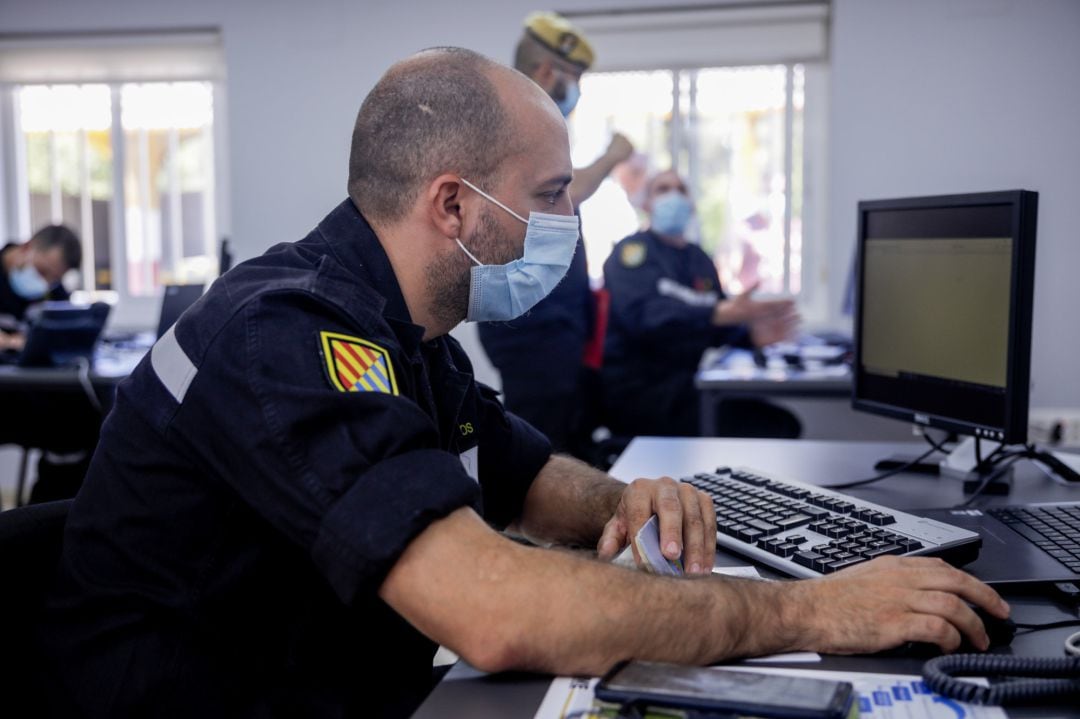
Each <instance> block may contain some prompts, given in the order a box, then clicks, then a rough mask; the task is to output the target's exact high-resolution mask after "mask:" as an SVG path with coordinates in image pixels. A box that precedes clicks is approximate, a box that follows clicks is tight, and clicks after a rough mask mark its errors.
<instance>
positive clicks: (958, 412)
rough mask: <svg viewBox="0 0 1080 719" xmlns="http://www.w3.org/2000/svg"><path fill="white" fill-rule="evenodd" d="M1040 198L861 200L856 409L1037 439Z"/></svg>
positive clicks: (1013, 194)
mask: <svg viewBox="0 0 1080 719" xmlns="http://www.w3.org/2000/svg"><path fill="white" fill-rule="evenodd" d="M1037 204H1038V193H1035V192H1029V191H1025V190H1014V191H1009V192H988V193H979V194H971V195H948V196H941V197H915V198H908V199H899V200H878V201H871V202H860V203H859V218H858V220H859V221H858V226H859V234H858V242H857V250H858V253H857V266H856V280H857V281H856V295H855V332H854V335H855V366H854V394H853V401H852V404H853V406H854V407H855V409H858V410H863V411H866V412H872V413H875V414H881V415H886V416H889V417H895V418H897V419H903V420H907V421H910V422H914V423H916V424H921V425H926V426H931V427H939V428H941V429H945V430H949V431H954V432H959V433H963V434H969V435H974V436H975V437H982V438H986V439H992V440H995V441H999V442H1004V443H1008V444H1013V443H1021V442H1026V441H1027V416H1028V382H1029V375H1030V363H1031V308H1032V290H1033V284H1034V275H1035V216H1036V210H1037Z"/></svg>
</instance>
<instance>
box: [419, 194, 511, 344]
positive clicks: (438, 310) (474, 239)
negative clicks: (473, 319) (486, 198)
mask: <svg viewBox="0 0 1080 719" xmlns="http://www.w3.org/2000/svg"><path fill="white" fill-rule="evenodd" d="M501 232H502V230H501V228H500V227H499V223H498V221H497V220H496V219H495V217H494V215H492V213H491V212H490V210H487V209H485V210H484V211H483V212H482V214H481V215H480V218H479V221H478V223H477V230H476V232H474V233H473V235H472V236H471V237H469V238H462V240H461V243H462V244H463V245H465V246H466V247H467V248H469V252H471V253H473V254H474V255H476V259H478V260H480V261H481V262H483V263H485V264H496V265H498V264H505V263H507V262H511V261H512V260H514V259H516V257H517V252H516V250H515V248H513V247H512V246H508V245H510V243H507V242H506V241H505V240H503V239H502V237H501ZM473 267H474V265H473V262H472V260H470V259H469V257H468V255H466V254H465V253H464V252H462V251H461V248H460V247H457V243H455V246H454V247H453V248H452V249H450V250H448V251H446V252H445V253H443V254H442V255H440V256H438V257H436V258H435V259H434V260H433V261H432V262H431V263H430V264H428V266H427V289H428V296H429V297H431V302H432V306H431V314H432V316H434V317H435V319H436V321H438V322H439V324H441V325H443V326H444V327H454V326H455V325H457V324H458V323H460V322H462V321H463V320H464V319H465V317H466V315H467V314H468V312H469V288H470V280H471V277H472V268H473Z"/></svg>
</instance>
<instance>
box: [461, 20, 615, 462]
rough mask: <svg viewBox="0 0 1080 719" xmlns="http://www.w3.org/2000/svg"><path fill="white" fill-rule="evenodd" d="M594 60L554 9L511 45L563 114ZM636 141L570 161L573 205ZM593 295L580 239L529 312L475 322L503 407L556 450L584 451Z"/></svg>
mask: <svg viewBox="0 0 1080 719" xmlns="http://www.w3.org/2000/svg"><path fill="white" fill-rule="evenodd" d="M594 60H595V53H594V51H593V47H592V45H591V44H590V43H589V41H588V39H587V38H586V37H585V35H584V33H582V32H581V30H580V29H578V28H576V27H574V26H573V25H572V24H571V23H570V22H568V21H567V20H566V18H564V17H562V16H560V15H557V14H555V13H552V12H534V13H531V14H530V15H529V16H528V17H526V18H525V27H524V32H523V33H522V36H521V39H520V40H519V41H518V44H517V49H516V51H515V53H514V67H515V69H517V70H518V71H520V72H521V73H523V74H524V75H526V76H528V77H529V78H530V79H532V80H533V82H535V83H536V84H537V85H539V86H540V87H541V88H543V90H544V91H545V92H546V93H547V94H548V95H549V96H550V97H551V99H552V100H554V101H555V104H556V105H558V107H559V110H560V111H561V112H562V114H563V116H564V117H566V116H568V115H569V114H570V113H571V112H572V111H573V109H574V107H575V106H576V105H577V101H578V98H579V96H580V89H579V84H580V81H581V75H582V73H584V72H585V71H586V70H588V69H589V67H591V66H592V64H593V61H594ZM633 149H634V148H633V146H632V145H631V144H630V141H629V140H627V139H626V138H625V137H624V136H623V135H621V134H619V133H615V134H614V135H613V136H612V138H611V143H610V144H609V145H608V148H607V150H606V151H605V152H604V154H603V155H601V156H600V158H599V159H597V160H596V161H595V162H594V163H592V164H591V165H589V166H587V167H579V168H575V169H574V180H573V182H572V183H571V184H570V187H569V188H568V192H569V194H570V199H571V201H572V202H573V203H574V207H575V208H577V207H579V206H580V205H581V203H582V202H584V201H585V200H587V199H588V198H589V197H591V196H592V194H593V193H594V192H596V190H597V188H598V187H600V183H601V182H603V181H604V178H605V177H607V176H608V174H609V173H610V172H611V171H612V169H614V167H615V166H616V165H618V164H619V163H620V162H622V161H624V160H626V159H627V158H629V157H630V154H631V153H632V152H633ZM593 314H594V312H593V299H592V292H591V290H590V289H589V271H588V267H587V265H586V260H585V245H584V243H583V242H582V241H581V240H580V239H579V240H578V248H577V252H576V253H575V255H574V262H573V264H572V265H571V266H570V270H569V272H567V275H566V279H564V280H563V281H562V283H560V284H559V286H558V287H556V288H555V290H554V292H552V293H551V294H550V295H549V296H548V297H547V299H545V300H544V301H543V302H541V303H540V304H538V305H537V306H536V307H534V308H533V310H532V312H530V313H529V314H527V315H525V316H524V317H521V318H519V319H518V320H516V321H514V322H511V323H497V324H491V323H484V324H481V325H480V329H479V331H480V341H481V343H482V344H483V346H484V350H485V351H486V352H487V355H488V357H489V358H490V359H491V362H492V364H494V365H495V366H496V367H497V368H498V370H499V373H500V374H501V376H502V388H503V399H504V401H505V403H506V406H507V408H509V409H510V410H512V411H513V412H515V413H516V414H518V415H520V416H521V417H523V418H524V419H526V420H528V421H529V423H530V424H532V425H533V426H534V427H536V428H538V429H540V430H541V431H542V432H544V434H546V435H547V436H548V438H549V439H550V440H551V442H552V444H553V445H554V446H555V447H556V448H557V449H559V450H563V451H569V452H572V453H574V454H577V455H578V456H582V457H586V458H587V456H586V455H587V451H588V444H589V442H588V434H589V421H588V420H587V419H586V415H587V414H588V409H587V408H588V407H589V406H592V405H591V403H590V402H589V400H588V389H587V387H588V377H589V375H588V372H589V370H587V369H585V368H584V367H583V366H582V361H581V359H582V355H583V353H584V351H585V345H586V343H587V342H588V340H589V337H590V335H591V334H592V332H593V320H594V318H593Z"/></svg>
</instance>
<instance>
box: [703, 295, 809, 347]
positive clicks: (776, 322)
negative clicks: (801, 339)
mask: <svg viewBox="0 0 1080 719" xmlns="http://www.w3.org/2000/svg"><path fill="white" fill-rule="evenodd" d="M757 288H758V286H757V285H756V284H755V285H753V286H752V287H750V288H749V289H747V290H746V291H745V292H743V293H742V294H739V295H736V296H735V297H732V298H729V299H725V300H721V301H720V302H718V303H716V307H715V308H714V309H713V316H712V323H713V324H714V325H716V326H717V327H724V326H727V325H740V324H745V325H748V326H749V329H750V340H751V342H753V343H754V346H755V347H764V346H766V345H771V344H773V343H774V342H780V341H782V340H786V339H790V338H791V337H792V336H793V335H794V334H795V331H796V330H797V329H798V327H799V323H800V321H801V318H800V317H799V313H798V311H797V310H796V309H795V303H794V302H793V301H792V300H755V299H754V298H753V297H752V295H753V294H754V292H755V291H756V290H757Z"/></svg>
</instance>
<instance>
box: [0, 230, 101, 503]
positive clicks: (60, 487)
mask: <svg viewBox="0 0 1080 719" xmlns="http://www.w3.org/2000/svg"><path fill="white" fill-rule="evenodd" d="M81 262H82V245H81V243H80V242H79V238H78V237H77V236H76V235H75V233H74V232H72V231H71V229H69V228H68V227H66V226H64V225H46V226H45V227H42V228H41V229H40V230H38V231H37V232H35V233H34V235H33V236H32V237H31V238H30V239H29V240H28V241H26V242H24V243H23V244H15V243H10V244H8V245H7V246H5V247H4V248H3V249H2V250H0V268H2V269H0V351H8V352H18V351H20V350H21V349H22V348H23V345H24V344H25V342H26V337H25V335H24V334H23V330H22V328H23V324H22V321H23V320H24V319H25V318H26V311H27V309H29V308H30V306H31V305H34V304H36V303H38V302H44V301H46V300H56V301H63V300H67V299H68V298H69V297H70V295H69V294H68V291H67V290H66V289H65V288H64V286H63V285H62V284H60V280H61V279H62V278H63V276H64V275H65V274H67V272H68V271H69V270H72V269H76V268H78V267H79V264H80V263H81ZM39 397H40V395H38V394H37V393H31V392H30V391H28V390H27V391H22V390H20V391H19V392H18V395H17V398H14V399H13V398H8V399H9V401H8V402H7V403H5V406H4V411H3V412H0V443H10V444H17V445H21V446H23V447H33V448H36V449H40V450H42V452H41V458H40V460H39V461H38V467H37V480H36V481H35V482H34V488H33V492H32V494H31V497H30V499H31V501H32V502H45V501H49V500H52V499H59V498H62V497H73V496H74V495H75V492H76V491H77V490H78V488H79V484H80V483H81V482H82V478H83V475H84V474H85V473H86V467H87V465H88V464H89V462H90V453H91V452H92V451H93V448H94V444H95V443H96V442H97V435H98V429H99V428H100V424H101V415H100V413H99V412H98V411H97V410H96V409H94V408H93V407H91V406H89V404H88V403H87V402H86V401H85V400H83V399H82V398H81V397H80V398H78V399H77V401H76V404H75V405H72V404H71V403H70V402H68V401H67V400H66V399H56V398H46V397H40V401H39Z"/></svg>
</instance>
